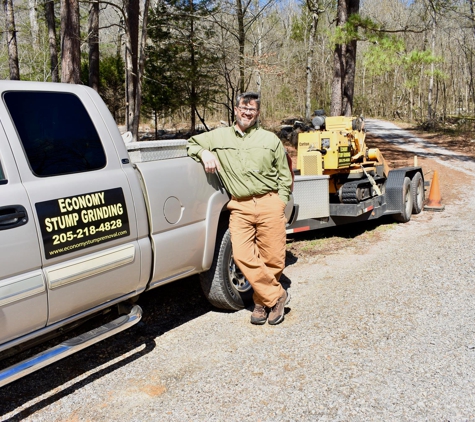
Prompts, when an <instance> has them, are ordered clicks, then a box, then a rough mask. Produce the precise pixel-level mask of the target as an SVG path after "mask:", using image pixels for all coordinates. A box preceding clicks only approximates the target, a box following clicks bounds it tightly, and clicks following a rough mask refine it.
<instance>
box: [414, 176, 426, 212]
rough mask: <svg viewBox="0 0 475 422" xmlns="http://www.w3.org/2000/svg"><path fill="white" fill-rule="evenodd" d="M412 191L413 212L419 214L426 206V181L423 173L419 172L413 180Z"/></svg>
mask: <svg viewBox="0 0 475 422" xmlns="http://www.w3.org/2000/svg"><path fill="white" fill-rule="evenodd" d="M411 193H412V213H413V214H419V213H420V212H421V211H422V209H423V207H424V199H425V192H424V181H423V180H422V175H421V173H419V172H417V173H416V174H415V175H414V177H413V178H412V181H411Z"/></svg>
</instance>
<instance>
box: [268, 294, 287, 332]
mask: <svg viewBox="0 0 475 422" xmlns="http://www.w3.org/2000/svg"><path fill="white" fill-rule="evenodd" d="M289 302H290V293H288V292H286V291H285V290H284V293H282V296H281V297H279V299H277V302H276V304H275V305H274V306H273V307H272V309H271V311H270V313H269V320H268V321H267V322H268V323H269V324H270V325H276V324H279V323H280V322H282V321H283V320H284V308H285V305H287V303H289Z"/></svg>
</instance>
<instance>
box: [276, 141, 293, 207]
mask: <svg viewBox="0 0 475 422" xmlns="http://www.w3.org/2000/svg"><path fill="white" fill-rule="evenodd" d="M285 154H286V153H285V149H284V146H283V145H282V142H281V140H280V139H279V145H278V147H277V149H276V151H275V167H276V169H277V174H278V176H277V177H278V180H277V184H278V193H279V197H280V199H282V201H284V202H285V203H287V202H288V201H289V197H290V188H291V186H292V174H291V173H290V168H289V164H288V163H287V157H286V155H285Z"/></svg>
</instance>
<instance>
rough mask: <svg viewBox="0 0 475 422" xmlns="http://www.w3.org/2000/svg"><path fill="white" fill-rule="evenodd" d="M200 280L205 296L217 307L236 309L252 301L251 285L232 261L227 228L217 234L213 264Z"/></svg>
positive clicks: (202, 274)
mask: <svg viewBox="0 0 475 422" xmlns="http://www.w3.org/2000/svg"><path fill="white" fill-rule="evenodd" d="M200 280H201V287H202V289H203V292H204V294H205V296H206V298H207V299H208V300H209V302H210V303H211V304H212V305H213V306H216V307H217V308H221V309H229V310H232V311H238V310H239V309H243V308H245V307H247V306H248V305H250V304H251V303H252V295H253V290H252V287H251V285H250V284H249V281H247V280H246V278H245V277H244V275H243V274H242V272H241V271H240V270H239V268H238V266H237V265H236V264H235V263H234V259H233V250H232V246H231V234H230V232H229V229H227V230H226V231H222V232H221V233H220V234H218V239H216V248H215V252H214V259H213V265H212V266H211V268H210V269H209V270H208V271H206V272H204V273H201V274H200Z"/></svg>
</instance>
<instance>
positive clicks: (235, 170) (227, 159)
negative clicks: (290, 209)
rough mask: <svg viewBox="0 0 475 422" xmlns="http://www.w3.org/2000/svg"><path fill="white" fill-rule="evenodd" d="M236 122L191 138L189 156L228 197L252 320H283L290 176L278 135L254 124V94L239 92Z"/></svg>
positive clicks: (256, 102) (256, 104) (286, 299)
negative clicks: (218, 180) (250, 293)
mask: <svg viewBox="0 0 475 422" xmlns="http://www.w3.org/2000/svg"><path fill="white" fill-rule="evenodd" d="M234 111H235V115H236V122H235V123H234V125H233V126H232V127H227V128H220V129H216V130H213V131H211V132H207V133H203V134H200V135H197V136H193V137H191V138H190V139H189V140H188V146H187V150H188V155H189V156H190V157H192V158H194V159H195V160H197V161H201V162H202V163H203V165H204V168H205V171H206V172H208V173H216V172H218V173H219V176H220V177H221V180H222V181H223V183H224V185H225V188H226V190H227V191H228V192H229V194H230V195H231V201H230V202H229V203H228V209H229V210H230V212H231V215H230V218H229V230H230V232H231V243H232V246H233V255H234V261H235V262H236V264H237V265H238V267H239V268H240V270H241V271H242V273H243V274H244V276H245V277H246V278H247V279H248V280H249V283H250V284H251V286H252V288H253V289H254V296H253V299H254V304H255V306H254V311H253V312H252V315H251V323H253V324H258V325H261V324H264V323H265V322H266V320H268V323H269V324H271V325H275V324H279V323H280V322H282V321H283V319H284V306H285V305H286V304H287V303H288V302H289V299H290V296H289V294H288V292H286V291H285V290H284V288H283V287H282V285H281V284H280V283H279V278H280V276H281V274H282V271H283V270H284V267H285V245H286V233H285V224H286V219H285V215H284V209H285V205H286V203H287V201H288V200H289V195H290V187H291V184H292V175H291V173H290V170H289V166H288V164H287V159H286V156H285V150H284V147H283V145H282V143H281V141H280V139H279V138H277V136H275V135H274V134H273V133H272V132H269V131H267V130H264V129H262V128H261V127H260V126H259V123H258V118H259V112H260V98H259V95H258V94H256V93H253V92H246V93H244V94H241V95H239V96H238V97H237V99H236V105H235V107H234Z"/></svg>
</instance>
